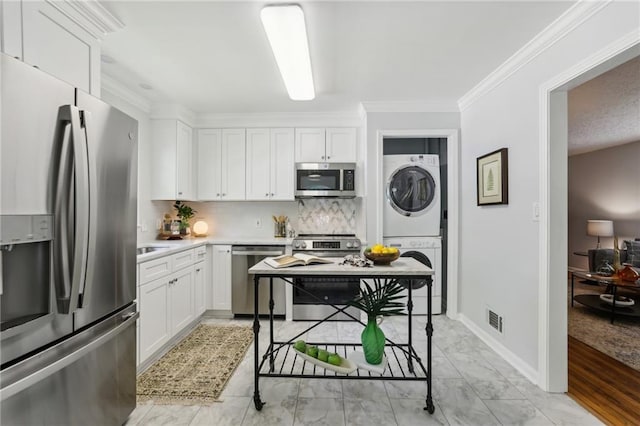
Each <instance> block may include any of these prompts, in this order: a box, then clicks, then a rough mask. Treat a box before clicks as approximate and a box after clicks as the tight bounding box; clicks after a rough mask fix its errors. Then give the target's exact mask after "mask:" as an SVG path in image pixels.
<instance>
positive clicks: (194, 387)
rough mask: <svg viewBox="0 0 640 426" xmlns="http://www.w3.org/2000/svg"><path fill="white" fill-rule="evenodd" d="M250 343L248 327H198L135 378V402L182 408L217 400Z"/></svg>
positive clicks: (251, 332) (251, 337) (251, 333)
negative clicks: (136, 400)
mask: <svg viewBox="0 0 640 426" xmlns="http://www.w3.org/2000/svg"><path fill="white" fill-rule="evenodd" d="M252 341H253V331H252V329H251V327H242V326H219V325H207V324H200V325H199V326H198V327H197V328H196V329H195V330H194V331H193V332H192V333H191V334H189V335H188V336H187V337H185V338H184V339H183V340H182V341H181V342H180V343H178V344H177V345H176V346H175V347H174V348H172V349H171V350H170V351H169V352H167V353H166V354H165V355H164V356H163V357H162V358H160V359H159V360H158V361H157V362H155V363H154V364H153V365H152V366H151V367H149V369H147V370H146V371H145V372H144V373H142V374H141V375H139V376H138V380H137V396H138V397H137V399H138V401H139V402H143V401H150V400H153V402H154V403H159V404H182V405H190V404H206V403H210V402H215V401H218V398H219V396H220V394H221V393H222V390H223V389H224V387H225V385H226V384H227V381H228V380H229V378H230V377H231V375H232V374H233V372H234V371H235V369H236V367H237V366H238V364H240V362H241V361H242V359H243V358H244V355H245V353H246V352H247V348H248V347H249V345H251V342H252Z"/></svg>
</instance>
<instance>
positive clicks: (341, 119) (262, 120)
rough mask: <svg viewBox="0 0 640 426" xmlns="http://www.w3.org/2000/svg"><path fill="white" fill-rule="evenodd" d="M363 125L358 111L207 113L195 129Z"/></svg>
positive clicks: (201, 116)
mask: <svg viewBox="0 0 640 426" xmlns="http://www.w3.org/2000/svg"><path fill="white" fill-rule="evenodd" d="M361 123H362V118H361V116H360V114H359V113H358V111H342V112H340V111H338V112H288V113H282V112H273V113H271V112H268V113H245V114H242V113H205V114H198V115H197V116H196V120H195V127H199V128H207V127H210V128H218V127H331V126H336V127H352V126H359V125H360V124H361Z"/></svg>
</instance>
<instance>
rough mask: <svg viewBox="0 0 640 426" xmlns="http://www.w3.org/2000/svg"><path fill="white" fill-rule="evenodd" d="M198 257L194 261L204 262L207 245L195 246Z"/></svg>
mask: <svg viewBox="0 0 640 426" xmlns="http://www.w3.org/2000/svg"><path fill="white" fill-rule="evenodd" d="M195 251H196V257H195V260H194V262H202V261H203V260H205V259H206V256H207V246H200V247H196V248H195Z"/></svg>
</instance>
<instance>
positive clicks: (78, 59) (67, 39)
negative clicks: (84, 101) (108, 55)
mask: <svg viewBox="0 0 640 426" xmlns="http://www.w3.org/2000/svg"><path fill="white" fill-rule="evenodd" d="M0 6H1V7H2V9H3V13H2V30H1V31H2V39H3V43H2V46H3V51H4V52H5V53H7V54H9V55H11V56H14V57H17V58H19V59H21V60H23V61H24V62H26V63H28V64H29V65H33V66H35V67H37V68H39V69H41V70H42V71H45V72H47V73H49V74H51V75H53V76H55V77H57V78H59V79H61V80H64V81H66V82H67V83H69V84H72V85H73V86H75V87H78V88H80V89H82V90H84V91H85V92H87V93H91V94H92V95H94V96H100V42H99V40H98V39H97V38H96V37H94V36H93V35H91V34H90V33H88V32H87V31H85V30H84V29H83V28H82V27H80V26H79V25H78V24H77V23H76V22H74V21H72V20H71V19H70V18H69V17H68V16H67V15H65V13H63V12H61V10H60V9H59V8H58V7H55V6H54V5H53V4H52V3H49V2H46V1H36V0H33V1H32V0H30V1H22V2H20V1H8V0H5V1H3V2H2V4H1V5H0ZM63 6H64V5H63Z"/></svg>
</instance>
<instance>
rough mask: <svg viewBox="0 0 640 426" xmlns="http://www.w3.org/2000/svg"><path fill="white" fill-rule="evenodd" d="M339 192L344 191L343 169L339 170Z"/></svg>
mask: <svg viewBox="0 0 640 426" xmlns="http://www.w3.org/2000/svg"><path fill="white" fill-rule="evenodd" d="M338 190H339V191H343V190H344V169H342V168H341V169H340V186H339V187H338Z"/></svg>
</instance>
